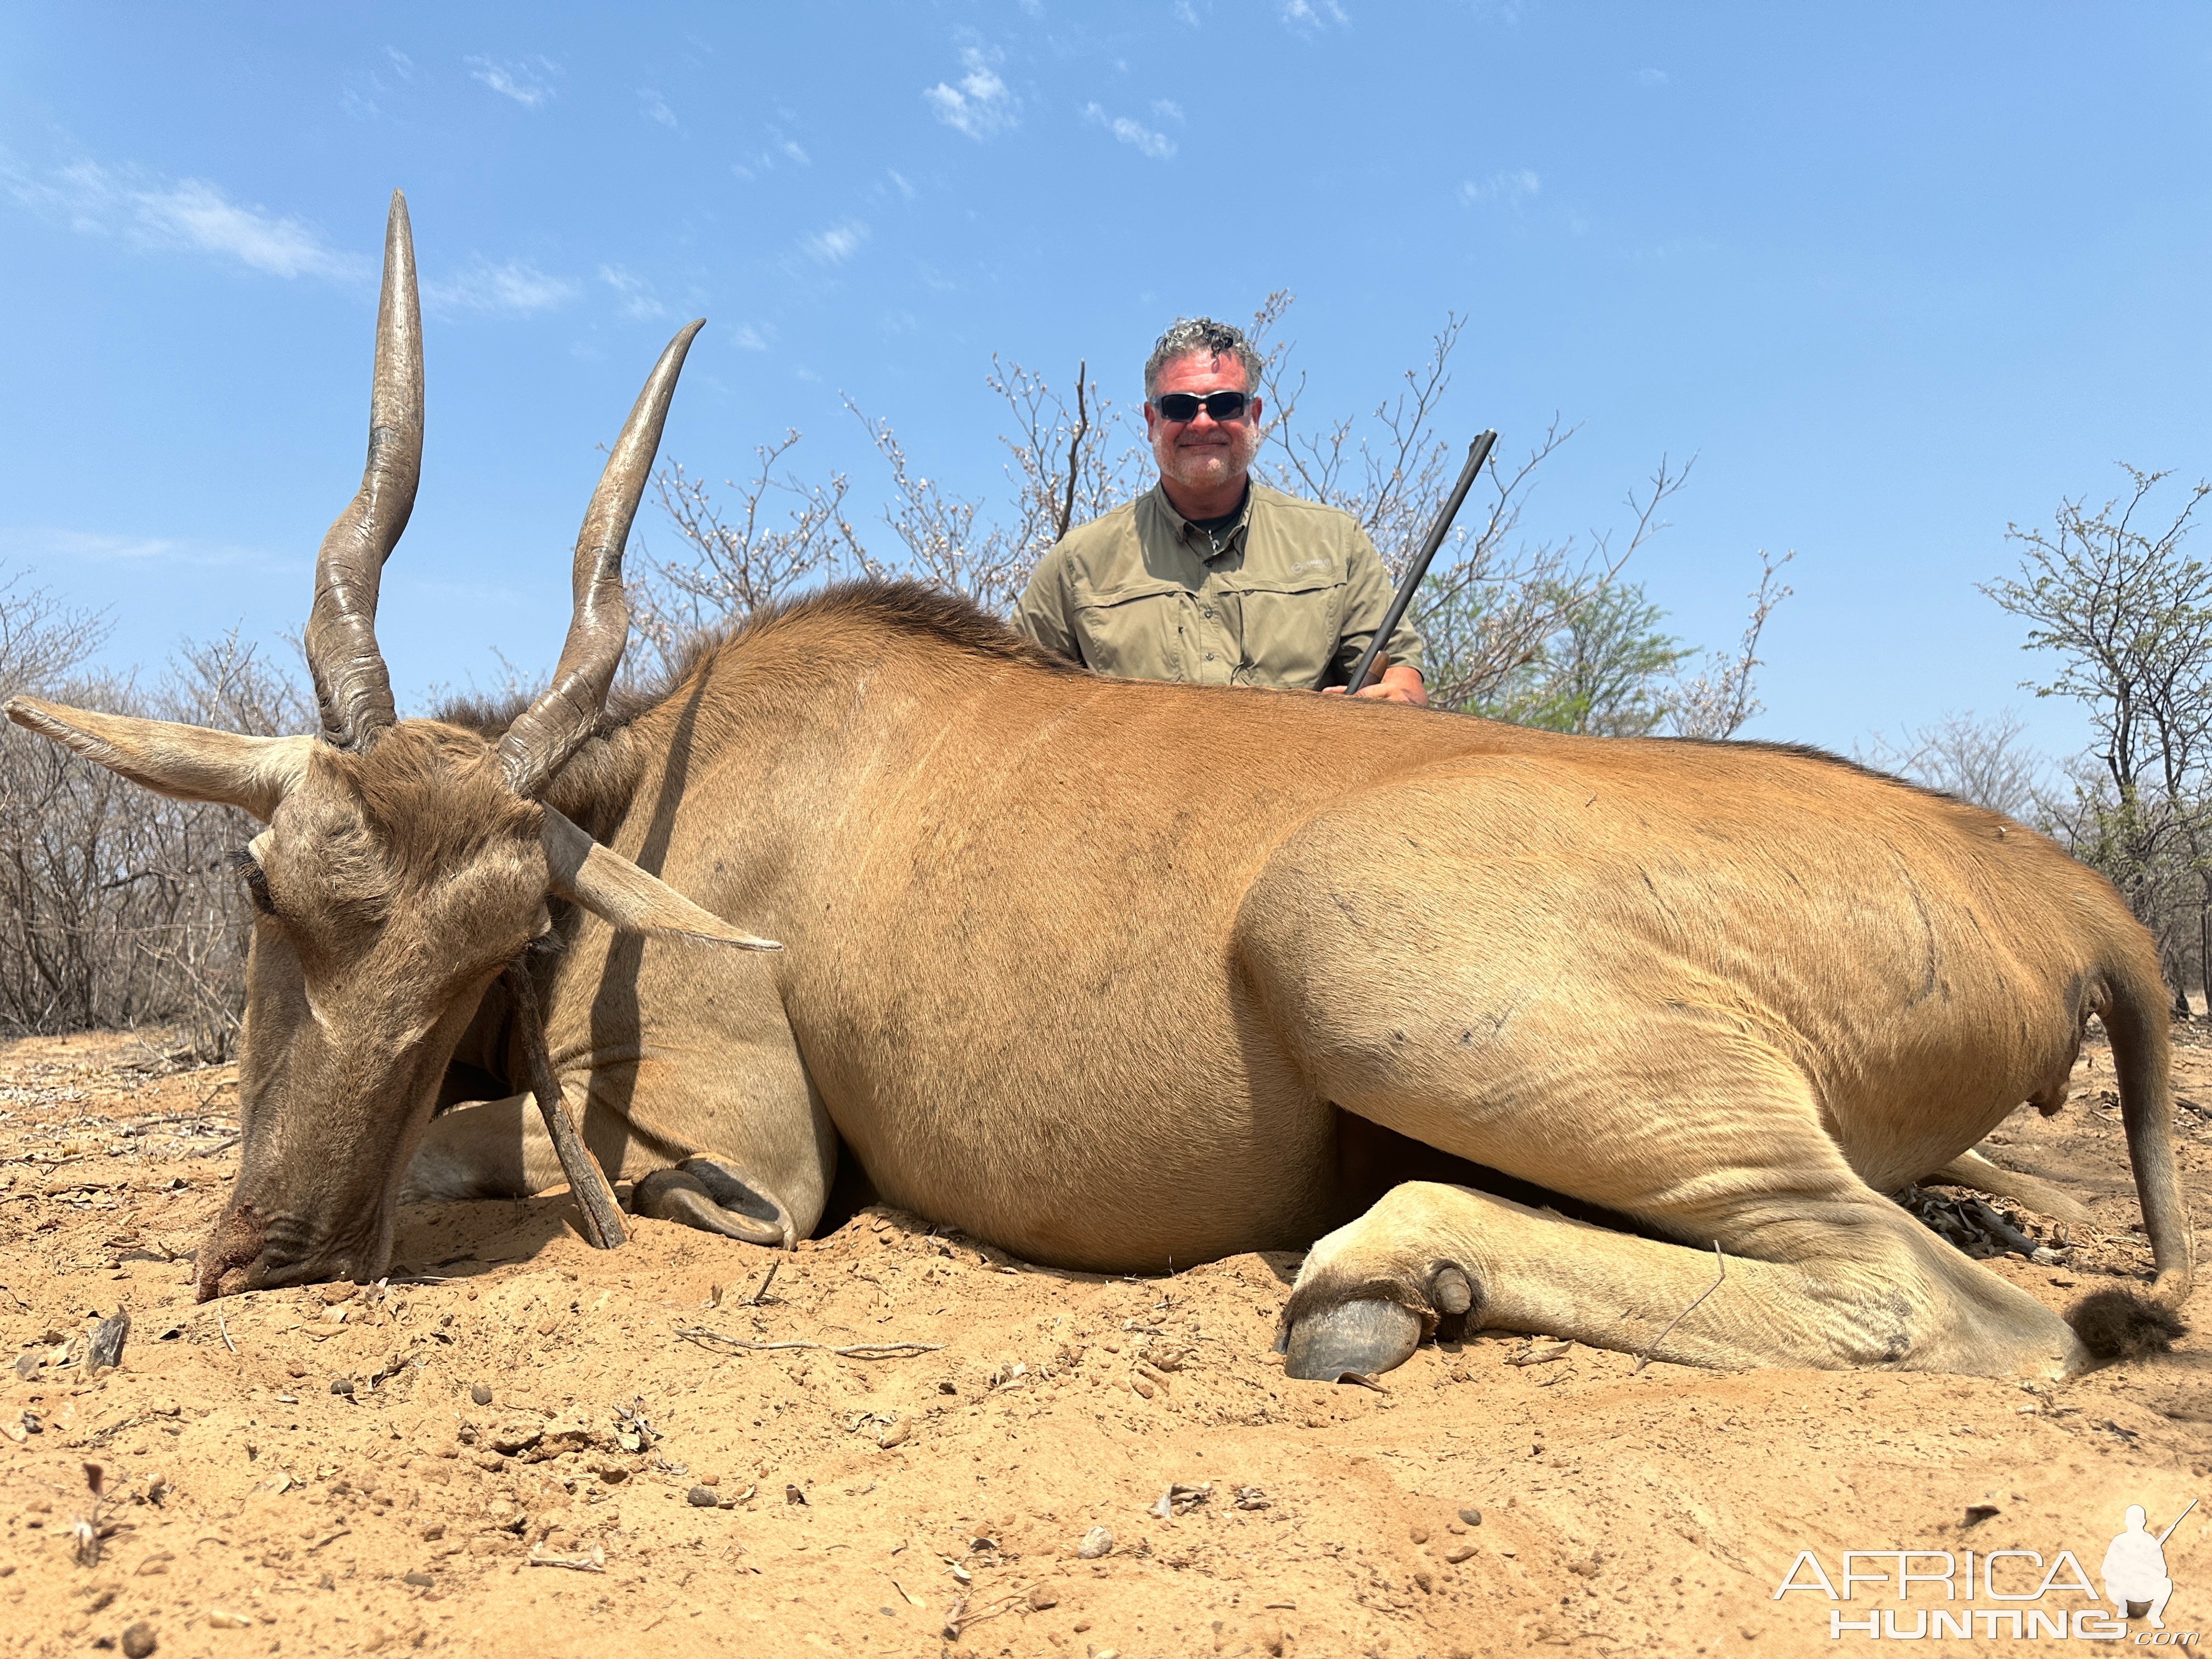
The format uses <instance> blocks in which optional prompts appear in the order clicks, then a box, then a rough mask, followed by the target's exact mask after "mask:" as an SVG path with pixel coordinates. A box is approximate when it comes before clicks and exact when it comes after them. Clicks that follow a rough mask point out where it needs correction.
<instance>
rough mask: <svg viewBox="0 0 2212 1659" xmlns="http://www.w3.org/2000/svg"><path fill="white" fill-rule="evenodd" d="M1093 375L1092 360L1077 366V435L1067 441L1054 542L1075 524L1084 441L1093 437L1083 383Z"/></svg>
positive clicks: (1086, 359)
mask: <svg viewBox="0 0 2212 1659" xmlns="http://www.w3.org/2000/svg"><path fill="white" fill-rule="evenodd" d="M1090 373H1091V360H1090V359H1089V358H1087V357H1086V358H1084V359H1083V360H1082V361H1081V362H1078V363H1077V364H1076V366H1075V435H1074V436H1073V437H1072V438H1070V439H1069V440H1068V441H1067V494H1066V496H1065V497H1064V498H1063V499H1062V500H1061V501H1060V526H1059V531H1060V533H1059V534H1058V535H1056V536H1054V538H1053V539H1054V541H1064V540H1066V537H1067V527H1068V526H1070V525H1072V524H1073V523H1074V522H1075V484H1076V480H1077V479H1078V478H1079V477H1081V476H1082V472H1083V441H1084V440H1085V438H1087V437H1089V436H1090V435H1091V411H1090V410H1089V409H1088V408H1087V407H1086V406H1085V402H1084V396H1083V383H1084V381H1085V379H1086V378H1088V376H1089V374H1090Z"/></svg>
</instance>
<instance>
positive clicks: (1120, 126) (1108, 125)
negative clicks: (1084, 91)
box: [1083, 104, 1176, 161]
mask: <svg viewBox="0 0 2212 1659" xmlns="http://www.w3.org/2000/svg"><path fill="white" fill-rule="evenodd" d="M1083 115H1084V118H1085V120H1089V121H1095V122H1097V124H1098V125H1100V126H1102V127H1103V128H1105V129H1106V131H1109V132H1110V133H1112V134H1113V135H1114V136H1115V137H1116V138H1118V139H1120V140H1121V143H1125V144H1127V145H1128V146H1129V147H1130V148H1131V149H1134V150H1135V151H1136V152H1137V154H1138V155H1149V156H1151V157H1152V160H1154V161H1166V160H1167V159H1168V158H1169V157H1170V156H1171V155H1174V154H1175V153H1176V144H1175V140H1174V139H1172V138H1170V137H1168V136H1167V134H1165V133H1164V132H1154V131H1152V129H1151V128H1150V127H1148V126H1144V125H1140V124H1139V123H1137V122H1135V121H1133V120H1131V119H1130V118H1128V117H1127V116H1126V115H1109V114H1107V113H1106V112H1105V111H1104V110H1103V109H1101V108H1100V107H1099V106H1097V105H1096V104H1085V106H1083Z"/></svg>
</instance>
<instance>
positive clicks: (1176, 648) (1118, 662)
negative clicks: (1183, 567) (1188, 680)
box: [1070, 580, 1190, 680]
mask: <svg viewBox="0 0 2212 1659" xmlns="http://www.w3.org/2000/svg"><path fill="white" fill-rule="evenodd" d="M1070 597H1071V598H1072V599H1073V602H1074V615H1073V617H1071V618H1070V621H1071V623H1072V625H1073V629H1074V632H1075V643H1076V648H1077V649H1078V650H1079V652H1080V653H1082V656H1083V662H1084V665H1085V667H1087V668H1091V669H1094V670H1096V671H1097V672H1099V673H1101V674H1115V675H1119V676H1120V677H1121V678H1124V679H1133V680H1179V679H1182V678H1184V674H1183V665H1184V662H1185V660H1186V657H1185V649H1186V647H1187V646H1188V639H1187V638H1186V630H1185V623H1186V621H1187V617H1186V613H1187V611H1188V608H1189V604H1190V594H1189V592H1188V589H1186V588H1184V587H1183V586H1181V585H1180V584H1179V583H1176V582H1166V581H1159V580H1140V581H1133V582H1121V583H1116V584H1115V585H1114V586H1109V587H1093V586H1090V585H1089V584H1088V583H1083V582H1079V583H1077V584H1076V585H1075V590H1074V592H1073V594H1072V595H1071V596H1070Z"/></svg>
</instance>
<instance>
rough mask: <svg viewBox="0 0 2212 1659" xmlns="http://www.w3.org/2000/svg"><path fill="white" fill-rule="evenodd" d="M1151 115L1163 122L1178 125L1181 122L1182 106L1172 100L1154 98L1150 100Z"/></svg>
mask: <svg viewBox="0 0 2212 1659" xmlns="http://www.w3.org/2000/svg"><path fill="white" fill-rule="evenodd" d="M1152 113H1153V114H1155V115H1157V116H1158V117H1159V118H1161V119H1162V120H1164V121H1173V122H1176V123H1177V124H1178V125H1180V124H1181V123H1182V105H1181V104H1178V103H1176V101H1175V100H1174V99H1172V98H1155V99H1153V100H1152Z"/></svg>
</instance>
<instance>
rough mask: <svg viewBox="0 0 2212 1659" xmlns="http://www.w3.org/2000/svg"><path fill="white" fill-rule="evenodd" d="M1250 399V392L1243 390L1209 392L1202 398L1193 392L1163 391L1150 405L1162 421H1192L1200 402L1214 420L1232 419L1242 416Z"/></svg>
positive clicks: (1196, 415) (1196, 416) (1238, 418)
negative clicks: (1157, 412)
mask: <svg viewBox="0 0 2212 1659" xmlns="http://www.w3.org/2000/svg"><path fill="white" fill-rule="evenodd" d="M1251 401H1252V398H1251V394H1250V393H1249V392H1207V393H1206V395H1205V396H1204V397H1203V398H1201V397H1200V396H1199V395H1198V393H1196V392H1162V393H1161V394H1160V395H1159V396H1158V397H1157V398H1153V399H1152V407H1153V408H1154V409H1157V410H1159V412H1160V418H1161V419H1162V420H1164V421H1177V422H1181V421H1194V420H1196V419H1197V418H1198V410H1199V406H1200V404H1204V405H1205V406H1206V413H1207V414H1209V415H1211V416H1213V418H1214V419H1215V420H1217V421H1234V420H1240V419H1242V418H1243V414H1244V406H1245V404H1249V403H1250V402H1251Z"/></svg>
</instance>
